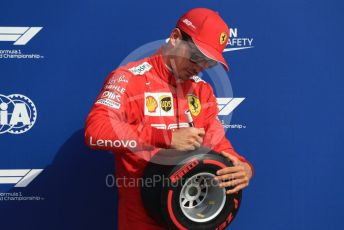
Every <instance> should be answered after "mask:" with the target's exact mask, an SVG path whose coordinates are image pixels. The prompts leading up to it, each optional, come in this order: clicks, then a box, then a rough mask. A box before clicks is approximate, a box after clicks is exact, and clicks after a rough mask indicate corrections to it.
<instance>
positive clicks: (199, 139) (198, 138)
mask: <svg viewBox="0 0 344 230" xmlns="http://www.w3.org/2000/svg"><path fill="white" fill-rule="evenodd" d="M195 139H196V141H197V142H198V143H200V144H202V143H203V138H202V137H200V136H196V137H195Z"/></svg>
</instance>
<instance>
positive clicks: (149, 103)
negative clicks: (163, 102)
mask: <svg viewBox="0 0 344 230" xmlns="http://www.w3.org/2000/svg"><path fill="white" fill-rule="evenodd" d="M146 107H147V109H148V112H150V113H154V112H155V111H156V108H158V102H157V101H156V100H155V98H154V97H152V96H148V97H146Z"/></svg>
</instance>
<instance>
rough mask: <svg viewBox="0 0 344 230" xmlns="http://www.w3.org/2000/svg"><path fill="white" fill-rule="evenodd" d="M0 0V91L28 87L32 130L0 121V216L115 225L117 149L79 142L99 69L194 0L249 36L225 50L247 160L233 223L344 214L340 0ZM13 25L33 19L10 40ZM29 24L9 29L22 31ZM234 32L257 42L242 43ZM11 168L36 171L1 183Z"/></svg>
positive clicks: (310, 223) (37, 225) (338, 222)
mask: <svg viewBox="0 0 344 230" xmlns="http://www.w3.org/2000/svg"><path fill="white" fill-rule="evenodd" d="M0 6H1V7H0V9H1V14H0V27H6V28H5V29H0V38H1V39H2V40H1V39H0V55H1V56H0V57H1V58H0V94H1V95H2V96H0V98H1V99H2V101H4V100H5V99H6V98H7V99H8V98H9V95H13V94H20V95H25V96H26V97H28V98H29V99H31V100H32V102H33V103H34V105H35V107H36V109H37V119H36V122H35V124H34V125H33V126H32V128H31V129H30V130H28V131H26V132H24V133H22V134H17V135H16V134H11V133H9V132H5V133H2V134H0V146H1V148H0V191H1V193H0V219H1V222H0V229H22V228H25V229H105V230H106V229H116V216H117V214H116V213H117V211H120V210H117V201H116V200H117V197H116V189H115V188H114V187H111V186H106V175H108V174H113V170H114V169H113V157H112V155H111V154H110V153H107V152H99V151H96V152H94V151H90V150H88V149H87V148H86V147H85V146H84V141H83V133H82V128H83V125H84V121H85V118H86V116H87V114H88V112H89V110H90V108H91V105H92V103H93V101H94V99H95V97H96V95H97V93H98V92H99V90H100V88H101V86H102V84H103V81H104V79H105V77H106V76H107V74H108V73H109V72H110V71H111V70H113V69H115V68H116V67H117V66H118V65H119V63H121V62H122V60H123V59H124V58H125V57H126V56H127V55H128V54H129V53H130V52H131V51H133V50H135V49H137V48H138V47H141V46H142V45H144V44H146V43H149V42H152V41H156V40H159V39H164V38H166V37H167V36H168V35H169V33H170V31H171V30H172V28H173V27H174V26H175V23H176V21H177V19H178V18H179V17H180V16H181V15H182V14H183V13H185V12H186V11H187V10H189V9H191V8H193V7H208V8H211V9H213V10H216V11H219V12H220V14H221V16H222V17H223V18H224V19H225V21H226V22H227V23H228V24H229V26H230V27H232V28H236V29H237V30H236V32H237V34H235V35H236V36H234V37H233V38H237V40H235V41H236V44H229V46H228V47H229V48H246V49H240V50H235V51H231V52H226V53H225V56H226V58H227V60H228V62H229V63H230V66H231V70H230V72H229V78H230V81H231V86H230V85H228V88H230V87H232V88H233V95H234V97H245V98H246V99H245V100H244V101H243V102H242V103H241V104H240V105H239V106H238V107H237V108H236V109H235V111H234V112H233V114H231V115H232V120H231V122H232V123H233V124H243V125H245V127H246V128H242V129H238V128H233V129H229V132H228V133H227V136H228V137H229V138H230V140H231V141H232V144H233V145H234V147H235V148H236V149H237V151H238V152H240V153H241V154H243V155H245V156H246V157H247V158H248V159H249V160H250V161H252V163H253V165H254V166H255V175H254V178H253V179H252V181H251V184H250V186H249V188H247V189H246V190H245V192H244V199H243V203H242V206H241V210H240V212H239V215H238V216H237V218H236V219H235V221H234V222H233V224H232V225H231V227H230V229H249V230H251V229H264V230H266V229H271V230H276V229H279V230H280V229H281V230H283V229H285V230H290V229H321V230H323V229H340V228H341V227H342V225H343V220H344V212H343V211H342V210H341V208H343V206H344V199H343V198H342V194H343V187H344V178H343V175H344V167H343V163H342V162H341V161H342V160H344V157H343V147H344V144H343V137H344V133H343V130H344V129H343V128H344V127H343V122H342V117H343V115H344V114H343V103H342V100H343V98H344V97H343V96H344V90H343V87H342V84H343V83H344V81H343V79H342V77H343V76H344V73H343V68H342V67H343V61H342V60H343V58H342V53H343V42H342V41H343V34H344V33H343V19H344V17H343V13H342V12H343V11H344V6H343V3H342V2H341V1H339V0H337V1H335V0H327V1H320V0H313V1H309V0H288V1H287V0H285V1H282V0H274V1H273V0H251V1H244V2H243V1H210V0H199V1H183V2H181V1H175V2H164V1H130V0H127V1H114V0H112V1H110V0H98V1H95V0H94V1H91V0H83V1H81V0H78V1H67V0H61V1H54V2H51V1H43V0H37V1H23V0H21V1H8V0H3V1H1V3H0ZM8 27H42V29H41V30H40V31H39V32H38V33H37V34H35V35H34V36H33V37H32V36H31V39H29V41H28V42H27V43H26V44H25V45H15V44H14V41H9V40H11V39H13V36H12V35H13V33H14V32H13V31H12V32H11V31H10V30H8ZM26 29H27V28H26ZM25 31H26V32H25ZM25 31H24V32H20V31H19V32H18V31H17V32H16V33H17V35H18V34H19V35H20V36H21V35H22V36H24V35H25V34H26V35H27V36H29V35H30V34H29V32H28V30H25ZM9 35H11V36H12V37H11V36H9ZM17 35H15V36H17ZM243 38H249V39H253V40H251V41H252V44H242V43H240V44H239V43H238V41H241V42H243V41H244V40H242V39H243ZM240 39H241V40H240ZM233 41H234V40H233ZM246 41H247V40H246ZM247 45H250V48H247ZM14 52H20V53H21V55H22V56H20V55H17V56H15V55H12V56H10V54H13V53H14ZM31 54H35V55H36V56H34V58H33V56H25V55H31ZM226 96H228V95H226ZM10 99H11V98H10ZM27 109H30V106H27ZM5 110H6V109H5V108H3V109H2V111H5ZM31 110H32V106H31ZM12 112H13V111H12ZM0 119H1V117H0ZM2 122H4V119H2ZM6 127H7V128H10V126H8V125H7V126H6V125H4V124H1V123H0V128H2V129H5V128H6ZM0 131H1V129H0ZM8 169H12V170H17V171H16V172H17V173H18V172H19V171H18V170H22V169H29V170H30V169H43V171H42V172H41V173H40V174H39V175H38V176H37V177H35V178H32V179H33V180H32V181H31V183H29V185H27V186H26V187H15V186H16V182H12V183H10V184H8V183H4V181H6V180H7V179H8V178H9V177H11V178H10V179H13V180H15V175H13V174H11V175H8V173H11V172H12V173H13V172H14V171H4V170H8ZM23 176H24V174H21V175H19V177H23ZM17 177H18V175H17ZM10 197H12V200H10ZM13 197H17V198H13ZM32 197H35V200H28V199H33V198H32ZM1 198H2V200H1ZM18 199H19V200H20V199H26V200H21V201H19V200H18Z"/></svg>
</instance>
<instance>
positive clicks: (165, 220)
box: [141, 148, 242, 230]
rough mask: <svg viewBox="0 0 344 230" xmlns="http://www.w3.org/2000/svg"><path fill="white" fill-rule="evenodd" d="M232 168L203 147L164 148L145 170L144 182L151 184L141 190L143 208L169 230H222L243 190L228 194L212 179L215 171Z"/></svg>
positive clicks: (145, 185) (226, 161)
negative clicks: (177, 149)
mask: <svg viewBox="0 0 344 230" xmlns="http://www.w3.org/2000/svg"><path fill="white" fill-rule="evenodd" d="M163 162H165V163H163ZM167 162H168V164H167ZM231 166H233V164H232V162H231V161H230V160H228V159H227V158H225V157H223V156H222V155H220V154H219V153H216V152H214V151H212V150H209V149H206V148H200V149H197V150H195V151H188V152H180V151H176V150H171V149H163V150H161V151H160V152H158V153H157V154H156V155H155V156H154V157H153V158H152V159H151V161H150V162H149V163H148V164H147V166H146V168H145V170H144V176H143V179H144V181H145V182H148V181H150V183H145V184H144V185H143V186H142V187H141V195H142V199H143V203H144V207H145V209H146V211H147V212H148V214H149V215H150V216H151V217H152V218H153V219H154V220H155V221H156V222H157V223H159V224H160V225H161V226H163V227H165V228H168V229H190V230H192V229H224V228H226V227H227V226H228V225H229V224H230V223H231V222H232V221H233V219H234V218H235V216H236V215H237V212H238V210H239V207H240V204H241V198H242V191H239V192H237V193H235V194H230V195H228V194H226V190H228V189H231V187H229V188H220V187H219V186H218V183H217V181H216V180H214V179H213V178H214V176H215V175H216V171H217V170H219V169H222V168H225V167H231Z"/></svg>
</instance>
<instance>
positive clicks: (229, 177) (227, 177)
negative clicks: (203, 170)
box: [215, 171, 246, 181]
mask: <svg viewBox="0 0 344 230" xmlns="http://www.w3.org/2000/svg"><path fill="white" fill-rule="evenodd" d="M245 176H246V173H245V172H241V171H240V172H236V173H230V174H224V175H222V176H217V177H215V179H216V180H219V181H220V180H222V181H224V180H233V179H240V178H243V177H245Z"/></svg>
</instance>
